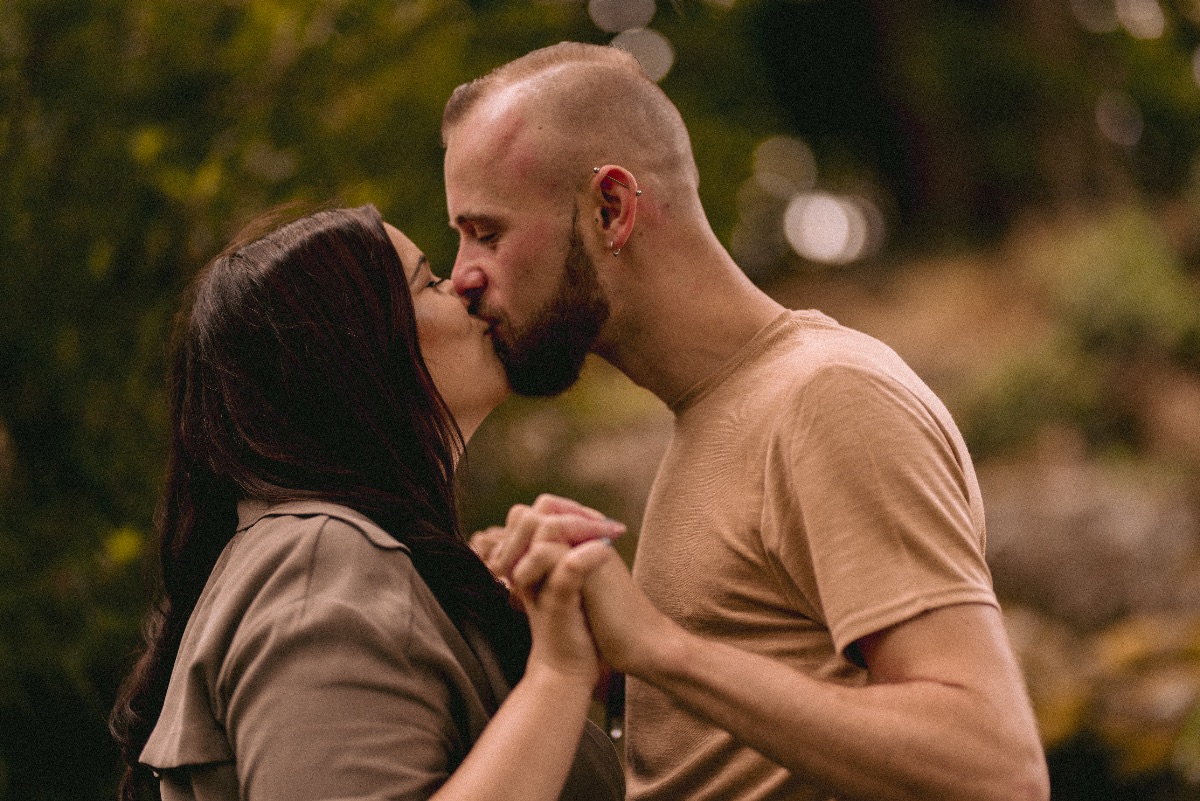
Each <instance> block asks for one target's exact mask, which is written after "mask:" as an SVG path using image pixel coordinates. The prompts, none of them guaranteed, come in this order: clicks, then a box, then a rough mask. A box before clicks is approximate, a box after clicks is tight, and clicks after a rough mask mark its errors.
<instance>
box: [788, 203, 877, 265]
mask: <svg viewBox="0 0 1200 801" xmlns="http://www.w3.org/2000/svg"><path fill="white" fill-rule="evenodd" d="M783 232H784V236H785V237H786V238H787V241H788V244H790V245H791V246H792V249H793V250H795V251H796V253H798V254H799V255H800V256H803V257H804V258H806V259H809V260H810V261H815V262H819V263H821V264H847V263H849V262H852V261H854V260H855V259H858V258H860V257H861V256H862V255H863V253H864V251H865V248H866V245H867V239H868V220H867V215H866V214H865V213H864V212H863V210H862V208H861V207H860V206H859V204H858V203H856V202H854V201H852V200H850V199H848V198H843V197H837V196H834V195H832V194H829V193H828V192H804V193H800V194H798V195H796V196H795V197H794V198H792V200H791V202H790V203H788V206H787V210H786V211H785V212H784V213H783Z"/></svg>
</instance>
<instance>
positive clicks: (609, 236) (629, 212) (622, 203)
mask: <svg viewBox="0 0 1200 801" xmlns="http://www.w3.org/2000/svg"><path fill="white" fill-rule="evenodd" d="M592 172H593V173H595V175H594V176H593V177H592V196H593V197H594V198H595V200H596V203H597V205H598V206H599V218H600V223H599V231H598V233H599V234H600V235H601V237H602V238H603V243H604V247H605V248H607V249H608V250H610V251H612V254H613V255H614V256H616V255H618V254H619V253H620V252H621V248H623V247H625V244H626V243H627V242H628V241H629V238H630V236H631V235H632V234H633V225H634V221H635V219H636V218H637V202H638V196H639V195H641V194H642V193H641V190H639V189H638V188H637V179H636V178H635V177H634V176H633V173H631V172H630V171H629V170H627V169H625V168H624V167H621V166H619V165H616V164H606V165H604V166H603V167H593V168H592Z"/></svg>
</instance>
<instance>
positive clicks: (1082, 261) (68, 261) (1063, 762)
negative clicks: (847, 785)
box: [0, 0, 1200, 801]
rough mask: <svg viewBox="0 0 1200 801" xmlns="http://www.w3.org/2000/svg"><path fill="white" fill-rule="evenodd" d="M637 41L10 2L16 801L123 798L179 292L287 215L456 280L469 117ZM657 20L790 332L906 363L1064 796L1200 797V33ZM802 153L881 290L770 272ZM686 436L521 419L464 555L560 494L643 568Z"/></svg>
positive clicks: (744, 4)
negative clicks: (933, 419) (807, 325)
mask: <svg viewBox="0 0 1200 801" xmlns="http://www.w3.org/2000/svg"><path fill="white" fill-rule="evenodd" d="M635 6H637V3H636V2H635V0H619V1H617V2H613V0H609V2H608V3H604V2H601V0H592V2H590V3H586V2H583V0H542V1H541V2H535V1H534V0H527V1H526V2H518V1H517V0H474V1H473V2H466V1H465V0H388V1H387V2H384V1H383V0H288V1H286V2H285V1H284V0H207V1H206V2H198V1H197V0H71V2H62V1H61V0H0V798H4V799H14V800H15V799H21V800H22V801H24V800H25V799H29V800H30V801H40V800H41V799H93V798H94V799H104V798H111V797H113V787H114V781H115V777H116V775H117V767H116V755H115V751H114V748H113V747H112V745H111V743H110V741H109V739H108V737H107V734H106V729H105V723H104V720H105V717H106V715H107V711H108V708H109V706H110V705H111V702H112V698H113V695H114V692H115V688H116V685H117V683H118V681H119V680H120V677H121V675H122V673H123V672H124V670H125V669H126V668H127V666H128V664H129V661H130V656H131V653H132V650H133V648H134V647H135V644H136V642H137V640H138V636H139V626H140V616H141V613H142V610H143V609H144V607H145V604H146V602H147V599H148V598H149V595H150V587H151V586H152V581H151V579H150V575H151V574H150V570H149V566H148V565H149V559H150V557H151V555H152V553H153V545H152V543H151V533H150V531H151V521H152V516H153V509H154V504H155V500H156V495H157V492H158V486H159V481H160V477H161V471H162V466H163V459H164V429H165V420H164V411H163V386H162V385H163V343H164V339H165V332H166V330H167V328H168V325H169V321H170V317H171V314H172V312H173V309H174V307H175V303H176V298H177V296H178V293H179V291H180V289H181V288H182V287H183V285H184V284H185V283H186V281H187V279H188V278H189V276H191V275H192V274H193V273H194V272H195V270H196V269H198V267H199V266H200V265H201V264H203V263H204V261H205V260H206V259H207V258H209V257H211V256H212V255H213V254H214V253H215V252H216V251H217V250H218V249H219V248H220V246H221V244H222V243H223V241H225V240H226V239H227V238H228V237H230V236H231V235H232V234H233V233H234V232H235V231H236V230H237V229H238V228H239V227H240V225H241V223H242V222H244V221H245V220H246V219H247V218H249V217H250V216H253V215H254V214H255V213H257V212H260V211H262V210H264V209H266V208H268V207H270V206H273V205H275V204H277V203H280V202H285V201H302V202H306V203H312V204H320V203H326V202H329V201H336V202H340V203H346V204H357V203H362V202H373V203H375V204H376V205H377V206H378V207H379V208H380V209H381V211H382V212H383V213H384V215H385V217H387V218H388V219H389V220H391V221H393V222H395V223H397V224H398V225H399V226H400V227H401V228H403V229H404V230H406V232H408V233H409V234H410V235H411V236H412V237H413V239H414V240H415V241H417V242H418V243H420V244H421V245H422V246H423V247H424V248H425V249H426V251H427V252H428V254H429V256H430V258H431V259H432V261H433V263H434V265H435V266H437V267H440V268H441V270H442V271H443V273H444V272H446V271H448V269H449V266H450V264H451V263H452V259H453V254H454V248H455V240H454V238H453V236H452V235H451V233H450V231H449V229H448V228H447V226H446V223H445V218H446V215H445V203H444V195H443V191H442V187H441V150H440V146H439V141H438V121H439V119H440V113H441V107H442V104H443V103H444V102H445V99H446V97H447V96H448V95H449V93H450V91H451V90H452V88H453V87H454V86H456V85H457V84H458V83H460V82H462V81H464V80H467V79H469V78H471V77H474V76H476V75H478V74H481V73H482V72H484V71H485V70H487V69H488V68H490V67H492V66H494V65H496V64H499V63H501V62H503V61H506V60H508V59H510V58H512V57H515V56H517V55H520V54H521V53H524V52H526V51H528V50H530V49H532V48H535V47H539V46H542V45H546V44H550V43H553V42H556V41H560V40H564V39H575V40H581V41H590V42H597V43H606V42H609V41H610V40H612V39H613V37H614V35H616V34H617V33H618V30H617V29H611V28H614V27H616V28H619V27H620V26H613V25H602V24H601V22H602V21H603V20H605V19H608V17H605V16H604V13H605V9H606V8H607V9H608V12H607V13H609V14H610V16H611V14H612V13H614V12H613V11H612V9H613V8H616V9H618V10H620V9H621V8H622V7H624V10H625V11H629V9H630V8H632V7H635ZM635 16H636V14H635ZM598 19H599V20H601V22H598V21H597V20H598ZM646 19H647V21H648V23H647V22H646V21H643V22H639V23H638V24H639V25H646V24H648V25H649V28H650V29H652V30H653V31H655V32H657V34H659V35H660V36H661V38H662V39H663V40H665V41H666V42H668V43H669V45H670V47H671V54H672V57H673V60H672V61H671V66H670V70H669V71H668V72H667V73H666V75H665V76H664V77H663V78H662V81H661V83H662V86H663V88H664V89H665V90H666V91H667V92H668V94H669V95H670V96H671V97H672V98H673V99H674V100H675V101H676V103H677V104H678V105H679V107H680V109H681V111H682V112H683V115H684V118H685V119H686V121H687V122H688V125H689V127H690V129H691V131H692V134H693V138H694V143H695V148H696V153H697V160H698V162H699V166H700V171H701V175H702V195H703V199H704V201H705V205H706V208H707V209H708V211H709V215H710V218H711V220H712V223H713V226H714V228H715V230H716V231H717V233H718V235H719V236H720V237H721V238H722V240H723V241H725V242H726V243H727V244H728V245H729V246H730V247H731V249H733V251H734V253H735V255H736V256H738V258H739V261H740V263H742V264H743V265H744V267H745V268H746V269H747V271H748V272H749V273H750V274H751V275H752V277H753V278H754V279H755V280H756V281H757V282H759V283H760V284H761V285H762V286H763V287H764V288H765V289H767V291H769V292H770V293H771V294H772V295H774V296H775V297H777V298H779V299H780V300H781V301H782V302H784V303H786V304H787V305H789V306H793V307H816V308H821V309H823V310H825V311H827V312H829V313H831V314H833V315H834V316H835V317H837V318H838V319H840V320H841V321H843V322H845V323H847V324H850V325H852V326H855V327H858V328H860V329H862V330H865V331H867V332H869V333H872V334H874V335H876V336H878V337H880V338H882V339H883V340H884V341H886V342H888V343H889V344H891V345H892V346H893V347H894V348H896V349H897V350H898V351H899V352H900V353H901V355H903V356H904V357H905V358H906V359H908V360H909V362H910V363H911V364H913V366H914V367H915V368H916V369H917V371H918V372H919V373H920V374H921V375H922V376H923V377H924V378H925V379H926V380H927V381H928V382H929V383H930V384H931V386H933V387H934V389H935V390H936V391H937V392H938V393H939V394H940V395H941V396H942V397H943V398H944V399H945V400H946V401H947V403H948V405H949V406H950V408H951V410H952V411H953V412H954V414H955V416H956V419H957V420H958V421H959V423H960V425H961V427H962V429H963V431H964V433H965V435H966V436H967V439H968V443H969V444H970V446H971V449H972V452H973V454H974V456H975V458H976V460H977V467H978V470H979V475H980V481H981V484H982V485H983V488H984V493H985V500H986V503H987V507H988V526H989V561H990V563H991V566H992V569H993V573H994V576H995V580H996V586H997V590H998V592H999V593H1000V595H1001V597H1002V601H1003V603H1004V606H1005V612H1006V620H1007V622H1008V625H1009V629H1010V633H1011V635H1012V638H1013V641H1014V643H1015V645H1016V647H1017V649H1018V651H1019V653H1020V657H1021V661H1022V665H1023V666H1024V668H1025V672H1026V677H1027V681H1028V683H1029V687H1030V692H1031V695H1032V696H1033V699H1034V702H1035V706H1036V710H1037V713H1038V719H1039V723H1040V725H1041V730H1042V735H1043V739H1044V742H1045V744H1046V748H1047V753H1048V755H1049V758H1050V763H1051V768H1052V778H1053V784H1054V797H1055V798H1056V799H1156V800H1157V799H1195V798H1200V490H1198V487H1200V482H1198V481H1197V477H1198V474H1200V225H1198V222H1200V205H1198V203H1200V173H1198V171H1197V165H1198V163H1200V162H1197V147H1198V145H1200V125H1198V124H1197V123H1200V87H1198V85H1197V67H1196V66H1195V65H1196V63H1197V61H1196V56H1195V53H1196V47H1197V45H1198V44H1200V4H1197V3H1195V2H1194V0H994V1H992V2H985V1H984V0H908V1H907V2H890V1H889V0H719V1H718V0H704V1H702V0H677V2H672V3H667V2H659V3H658V4H657V8H654V7H653V4H651V8H650V16H649V17H647V18H646ZM606 28H610V29H606ZM597 113H598V114H601V113H604V114H619V113H620V109H597ZM780 136H785V137H792V138H791V139H788V140H786V141H788V142H791V143H792V145H793V146H794V145H795V144H796V143H800V145H801V149H802V150H804V152H807V153H809V154H810V155H811V157H812V165H813V166H815V173H812V174H811V175H809V176H808V179H809V180H810V183H811V185H810V186H808V187H807V188H806V191H822V192H827V193H842V194H843V195H846V196H849V195H853V196H855V197H858V198H865V199H866V201H867V202H868V204H869V205H868V208H869V209H873V210H874V216H873V217H872V218H871V219H872V220H874V221H875V222H876V224H877V227H876V229H873V230H875V231H876V236H875V239H874V240H872V241H873V247H872V248H871V249H869V250H868V251H867V252H865V253H864V254H863V255H862V256H861V257H859V258H856V259H849V260H846V261H849V263H845V264H840V265H837V266H831V265H829V264H823V263H821V262H819V261H816V260H814V259H812V258H805V257H802V256H800V255H798V254H797V251H795V250H793V249H791V248H789V247H788V246H787V240H786V237H785V236H784V234H783V232H782V229H781V228H780V225H781V221H782V220H783V219H785V213H784V208H783V207H784V205H785V203H786V200H787V198H786V197H780V196H777V195H773V194H772V193H771V192H770V191H765V190H764V187H766V188H767V189H770V188H771V186H773V185H771V184H770V182H766V183H764V180H763V179H762V177H761V174H760V171H759V167H761V164H758V165H757V166H756V159H758V158H760V156H761V153H762V152H763V151H762V150H761V149H760V144H761V143H762V142H764V141H766V140H768V139H771V138H772V137H780ZM802 188H803V187H802ZM879 232H883V236H879V235H878V234H879ZM668 425H669V417H668V416H667V415H666V413H665V412H664V411H663V409H662V408H661V406H660V405H659V404H658V403H657V401H655V400H654V399H653V398H652V397H649V396H647V395H646V394H645V393H644V392H642V391H641V390H639V389H637V388H636V387H633V386H631V385H630V384H628V382H626V381H624V379H622V378H621V377H620V376H619V375H617V374H615V372H614V371H613V370H612V369H611V368H608V367H607V366H606V365H604V364H603V363H600V362H595V363H589V365H588V367H587V369H586V371H585V375H584V379H583V381H581V383H580V385H579V386H577V387H576V388H575V389H573V390H572V391H570V392H568V393H567V394H566V395H564V396H563V397H561V398H558V399H556V400H554V401H536V402H535V401H527V400H519V399H514V400H513V401H511V402H509V403H507V404H505V406H503V407H502V408H501V409H500V410H498V412H497V413H496V414H495V415H494V416H493V418H492V419H491V420H490V421H489V422H488V423H487V424H486V425H485V426H484V428H483V429H481V431H480V433H479V434H478V435H477V437H476V439H475V440H474V441H473V443H472V445H471V450H470V459H469V472H468V474H467V477H466V479H465V481H464V485H465V486H464V489H465V492H466V502H465V503H466V509H465V512H466V517H467V520H468V523H469V525H470V526H480V525H484V524H486V523H488V522H492V521H494V520H496V519H497V518H499V517H500V516H501V515H502V514H503V510H504V509H505V508H506V507H507V505H508V504H509V503H512V502H514V501H528V500H529V499H530V498H531V497H533V495H534V494H536V493H537V492H539V491H542V490H552V491H557V492H561V493H565V494H570V495H574V496H576V497H579V498H581V499H583V500H585V501H588V502H590V503H593V504H596V505H598V506H599V507H600V508H603V509H605V510H606V511H608V512H609V513H610V514H613V515H614V516H617V517H621V518H623V519H626V520H628V521H629V522H630V524H631V529H632V530H633V531H632V533H631V535H630V536H629V537H628V538H627V540H628V541H626V542H623V543H622V545H621V547H622V549H623V552H624V553H625V555H626V556H632V549H633V545H634V540H635V538H636V529H637V520H638V519H639V517H640V513H641V508H642V503H643V502H644V499H645V495H646V492H647V489H648V486H649V481H650V479H651V477H652V476H653V471H654V467H655V464H656V461H657V458H658V456H659V454H660V453H661V450H662V447H663V446H664V444H665V441H666V435H667V427H668Z"/></svg>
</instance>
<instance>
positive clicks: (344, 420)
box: [111, 206, 529, 801]
mask: <svg viewBox="0 0 1200 801" xmlns="http://www.w3.org/2000/svg"><path fill="white" fill-rule="evenodd" d="M261 229H262V226H261V225H259V226H258V230H260V231H261ZM248 239H253V238H252V237H248V236H246V235H243V236H242V237H240V238H239V242H237V243H235V244H234V245H233V246H231V247H230V248H229V249H227V250H226V251H225V252H224V253H222V254H221V255H220V256H218V257H217V258H216V259H214V260H213V261H212V262H210V263H209V264H208V265H207V266H206V267H205V269H204V270H203V271H201V272H200V273H199V274H198V275H197V276H196V278H195V280H194V281H193V282H192V284H191V286H190V287H189V290H188V293H187V295H186V296H185V302H184V304H183V307H182V309H181V310H180V312H179V315H178V317H177V318H176V324H175V331H174V336H173V340H172V347H171V362H170V399H171V418H170V419H171V443H170V455H169V461H168V467H167V477H166V487H165V491H164V495H163V499H162V504H161V506H160V509H159V513H158V520H157V530H158V535H159V538H160V539H159V548H160V552H159V566H160V569H161V582H162V584H161V591H160V594H159V597H158V600H157V602H156V603H155V605H154V607H153V608H152V610H151V612H150V614H149V615H148V616H147V621H146V648H145V651H144V652H143V653H142V655H141V657H140V658H139V660H138V661H137V663H136V665H135V666H134V668H133V670H132V671H131V673H130V675H129V676H128V677H127V679H126V681H125V684H124V686H123V687H122V691H121V694H120V696H119V698H118V699H117V703H116V706H115V707H114V709H113V713H112V717H111V728H112V731H113V735H114V736H115V737H116V739H117V741H118V743H119V744H120V746H121V749H122V754H123V757H124V760H125V763H126V768H125V775H124V778H123V780H122V782H121V790H120V797H121V798H122V799H125V800H126V801H132V800H133V799H135V798H137V797H138V792H139V788H140V787H142V786H147V785H150V786H152V785H153V781H154V780H153V778H152V777H151V775H150V773H149V771H148V769H146V768H145V767H144V766H141V765H139V764H138V761H137V760H138V756H139V754H140V753H141V750H142V748H143V747H144V746H145V744H146V741H147V739H148V738H149V736H150V732H151V730H152V729H153V728H154V725H155V724H156V722H157V721H158V717H159V714H160V713H161V711H162V705H163V699H164V696H165V694H166V689H167V683H168V680H169V679H170V675H171V669H172V666H173V664H174V661H175V658H176V656H177V654H178V651H179V646H180V641H181V639H182V637H183V629H184V626H185V625H186V623H187V621H188V617H189V616H190V615H191V613H192V610H193V609H194V608H195V605H196V602H197V600H198V599H199V597H200V592H201V590H202V589H203V588H204V585H205V583H206V581H207V580H208V577H209V573H210V572H211V571H212V568H213V565H214V564H215V563H216V560H217V557H218V556H219V555H220V553H221V551H222V550H223V549H224V547H225V545H226V544H227V543H228V542H229V540H230V539H231V538H232V537H233V535H234V531H235V529H236V528H237V502H238V500H239V499H241V498H247V497H252V498H258V499H263V500H266V501H273V502H274V501H284V500H291V499H299V498H321V499H325V500H329V501H333V502H336V503H340V504H343V505H345V506H349V507H351V508H353V509H357V510H358V511H360V512H362V513H363V514H365V515H367V516H368V517H370V518H371V519H372V520H374V521H375V522H377V523H378V524H379V525H380V526H382V527H383V528H384V529H386V530H387V531H388V532H390V533H391V534H393V535H394V536H395V537H396V538H397V539H399V540H400V541H401V542H403V543H405V544H407V545H408V546H409V547H410V548H411V549H412V553H413V562H414V564H415V566H416V568H417V570H418V571H419V572H420V574H421V576H422V577H423V578H424V579H425V581H426V583H428V584H429V586H430V588H431V589H432V590H433V592H434V594H435V595H436V596H437V598H438V601H439V602H440V603H441V605H442V607H443V608H444V609H445V611H446V613H447V614H448V615H449V616H450V618H451V619H452V620H454V622H455V623H456V624H457V625H459V626H460V627H461V626H463V625H464V624H470V625H473V626H475V627H477V628H479V629H480V630H481V631H482V632H483V634H484V635H485V636H486V637H487V638H488V640H489V641H490V642H491V644H492V645H493V647H494V648H495V650H496V652H497V654H498V655H499V657H500V660H501V663H502V664H503V665H504V668H505V672H506V673H507V674H508V677H509V679H510V681H513V682H515V681H516V680H517V678H519V676H520V674H521V671H522V670H523V668H524V663H525V659H526V658H527V656H528V652H529V629H528V626H527V624H526V623H525V621H524V618H523V617H522V616H521V615H520V614H519V613H518V612H516V611H514V610H513V609H512V607H511V606H510V605H509V603H508V597H507V593H506V592H505V590H504V589H503V587H501V586H500V585H499V584H498V583H497V582H496V581H495V580H494V579H493V578H492V576H491V574H490V573H489V572H488V570H487V568H486V567H485V566H484V564H483V563H482V562H481V561H480V560H479V559H478V558H477V557H476V556H475V554H474V553H473V552H472V551H471V550H470V548H469V547H467V545H466V543H465V542H464V541H463V539H462V537H461V536H460V535H459V532H458V520H457V512H456V505H455V500H454V463H455V460H456V458H457V456H458V455H460V454H461V452H462V448H463V442H462V436H461V434H460V433H459V431H458V428H457V426H456V425H455V424H454V420H453V418H452V417H451V416H450V414H449V412H448V410H447V409H446V406H445V404H444V402H443V401H442V399H441V396H440V395H439V394H438V392H437V390H436V389H435V388H434V385H433V381H432V379H431V378H430V376H429V372H428V371H427V370H426V367H425V363H424V361H423V360H422V358H421V354H420V351H419V349H418V345H417V330H416V323H415V318H414V314H413V306H412V297H411V295H410V293H409V290H408V281H407V278H406V275H405V273H404V269H403V267H402V266H401V264H400V259H399V257H398V256H397V254H396V250H395V248H394V247H393V246H392V244H391V241H390V240H389V238H388V236H387V232H386V231H385V229H384V227H383V221H382V220H381V219H380V217H379V214H378V212H377V211H376V210H375V209H374V207H371V206H363V207H361V208H357V209H339V210H332V211H321V212H317V213H316V214H312V215H309V216H307V217H303V218H301V219H299V220H296V221H294V222H291V223H288V224H286V225H283V226H282V227H278V228H276V229H275V230H273V231H271V232H270V233H268V234H266V235H265V236H262V237H261V238H257V239H253V241H249V242H248V243H247V240H248ZM239 243H244V244H239Z"/></svg>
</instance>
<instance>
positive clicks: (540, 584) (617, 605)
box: [471, 494, 667, 677]
mask: <svg viewBox="0 0 1200 801" xmlns="http://www.w3.org/2000/svg"><path fill="white" fill-rule="evenodd" d="M624 533H625V525H624V524H623V523H619V522H617V521H614V520H611V519H609V518H607V517H605V516H604V515H603V514H601V513H600V512H598V511H596V510H594V509H590V508H588V507H586V506H584V505H583V504H580V503H578V502H576V501H573V500H570V499H568V498H562V497H558V496H555V495H548V494H543V495H540V496H538V498H537V500H535V501H534V503H533V504H532V505H531V506H527V505H524V504H518V505H516V506H513V507H512V509H510V510H509V513H508V517H507V518H506V520H505V524H504V525H503V526H492V527H490V528H487V529H485V530H483V531H480V532H477V533H476V534H475V535H474V536H473V537H472V538H471V548H472V549H473V550H474V551H475V552H476V553H477V554H478V555H479V557H480V558H481V559H482V560H483V561H484V563H485V564H486V565H487V566H488V568H489V569H490V570H491V572H492V574H493V575H495V576H496V577H497V578H499V579H500V580H501V581H503V582H504V583H506V584H507V585H508V587H509V589H510V590H511V592H512V593H513V598H514V600H515V601H516V602H518V603H520V604H521V605H522V606H523V607H524V609H525V611H526V613H527V614H528V615H529V621H530V628H531V629H532V631H533V652H532V653H531V661H532V660H534V659H541V660H545V661H546V662H547V663H549V664H552V665H554V666H556V667H558V668H559V669H565V670H572V671H580V670H584V671H586V670H588V669H589V668H590V670H591V671H592V672H593V673H594V674H595V676H597V677H598V676H599V673H600V664H599V661H598V660H597V658H596V657H597V654H596V651H597V649H598V650H599V652H600V653H601V654H602V655H603V657H604V660H605V661H606V662H607V663H608V665H610V666H611V667H612V668H613V669H614V670H618V671H621V672H624V673H636V671H637V669H638V665H639V662H641V661H642V660H644V659H645V658H647V657H648V656H649V653H648V651H649V648H650V644H651V643H652V642H653V637H654V634H653V632H654V630H655V629H656V628H657V629H659V630H661V629H662V628H663V627H664V626H665V625H667V623H666V618H664V617H662V615H660V614H659V613H658V612H657V610H655V609H654V607H653V606H652V605H651V604H650V601H649V600H648V599H647V598H646V597H645V595H644V594H642V592H641V591H640V590H639V589H638V588H637V587H636V585H634V583H633V579H632V577H631V576H630V574H629V569H628V568H627V567H626V566H625V563H624V561H623V560H622V559H621V557H620V555H619V554H618V553H617V552H616V550H615V549H614V548H612V547H611V542H612V540H614V539H616V538H617V537H619V536H621V535H622V534H624ZM593 643H594V645H593Z"/></svg>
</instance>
